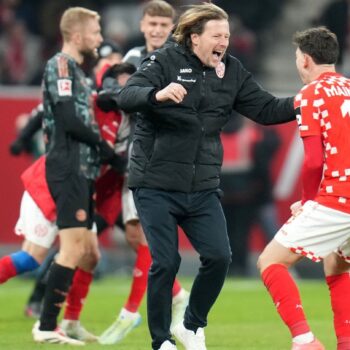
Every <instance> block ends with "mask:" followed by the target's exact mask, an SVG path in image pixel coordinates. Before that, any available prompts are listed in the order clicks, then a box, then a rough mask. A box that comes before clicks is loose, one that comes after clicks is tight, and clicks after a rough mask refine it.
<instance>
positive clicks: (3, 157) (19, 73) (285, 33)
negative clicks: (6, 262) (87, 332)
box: [0, 0, 347, 277]
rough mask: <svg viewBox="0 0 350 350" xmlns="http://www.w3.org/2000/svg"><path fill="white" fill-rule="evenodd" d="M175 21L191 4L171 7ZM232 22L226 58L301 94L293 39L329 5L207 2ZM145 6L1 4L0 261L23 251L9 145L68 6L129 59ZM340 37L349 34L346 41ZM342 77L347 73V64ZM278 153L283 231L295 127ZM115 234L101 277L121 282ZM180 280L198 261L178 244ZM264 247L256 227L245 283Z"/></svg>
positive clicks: (36, 92)
mask: <svg viewBox="0 0 350 350" xmlns="http://www.w3.org/2000/svg"><path fill="white" fill-rule="evenodd" d="M168 2H169V3H171V4H172V5H174V6H175V7H176V9H177V10H178V12H179V13H181V11H182V10H183V9H184V8H185V7H184V6H186V5H188V4H194V3H199V2H200V1H195V0H177V1H175V0H174V1H168ZM212 2H214V3H215V4H217V5H219V6H221V7H223V8H224V9H226V10H227V11H228V12H229V13H230V16H231V22H232V23H231V26H232V28H231V30H232V32H231V34H232V36H231V43H230V49H229V51H230V52H231V53H232V54H233V55H235V56H237V57H238V58H239V59H240V60H241V61H242V62H243V64H244V65H245V66H246V68H247V69H248V70H250V71H252V72H253V73H254V75H255V77H256V79H257V80H258V81H259V82H260V83H261V84H262V85H263V86H264V87H265V88H266V89H268V90H269V91H271V92H273V93H275V94H277V95H279V96H289V95H294V94H295V93H296V92H297V91H298V90H299V89H300V87H301V83H300V81H299V78H298V76H297V72H296V69H295V54H294V47H293V45H292V44H291V37H292V34H293V33H294V32H295V31H296V30H302V29H305V28H307V27H309V26H311V25H313V24H315V23H320V21H319V19H320V17H321V15H322V13H323V12H324V9H325V8H326V7H327V6H329V4H330V3H332V2H335V1H331V0H308V1H303V0H264V1H262V0H245V1H232V0H226V1H225V0H218V1H212ZM143 3H144V1H137V0H128V1H122V0H120V1H117V0H95V1H93V0H84V1H79V0H76V1H69V0H60V1H58V0H1V1H0V84H1V85H0V111H1V114H0V133H1V137H0V162H1V167H2V174H1V181H0V213H1V216H0V217H1V234H0V255H4V254H5V253H6V252H8V251H12V250H14V248H17V247H18V245H19V244H20V243H21V241H20V239H19V238H18V237H16V236H15V235H14V234H13V228H14V225H15V223H16V220H17V217H18V213H19V203H20V198H21V194H22V191H23V189H22V185H21V182H20V174H21V172H22V171H23V170H24V169H25V168H26V167H27V166H28V165H29V164H30V163H31V161H32V156H31V155H29V154H25V155H21V156H20V157H13V156H11V155H10V153H9V144H10V143H11V141H13V140H14V138H15V136H16V120H17V117H18V116H19V115H21V114H23V113H24V114H25V113H28V112H30V110H31V109H32V108H33V107H35V106H36V104H37V103H38V101H40V97H41V94H40V81H41V74H42V71H43V68H44V64H45V61H46V60H47V59H48V58H49V57H50V56H51V55H52V54H53V53H55V52H56V51H57V50H58V49H59V47H60V39H59V32H58V21H59V18H60V14H61V13H62V11H63V10H64V9H66V8H67V7H68V6H77V5H81V6H84V7H88V8H91V9H95V10H97V11H99V13H100V14H101V17H102V27H103V34H104V37H105V38H108V39H112V40H114V41H116V42H117V43H119V45H120V46H121V47H122V48H123V50H124V52H126V51H127V50H128V49H130V48H131V47H134V46H136V45H142V44H143V38H142V36H141V35H140V33H139V20H140V17H141V8H142V4H143ZM343 34H344V36H345V35H346V33H343ZM344 62H345V63H344V64H343V66H342V67H340V68H341V69H343V72H345V71H346V69H347V68H346V60H344ZM276 130H277V132H278V133H279V135H280V137H281V140H282V141H281V145H280V147H279V149H278V151H277V153H276V154H275V156H274V157H273V160H272V163H271V168H272V179H273V184H274V192H273V193H274V200H275V203H276V205H277V209H278V222H279V224H281V223H283V222H284V221H285V220H286V219H287V217H288V215H289V213H288V208H289V205H290V204H291V203H292V202H293V201H295V200H297V199H298V198H299V193H300V183H299V171H300V164H301V157H302V152H301V149H300V143H299V140H298V134H297V130H296V124H294V123H290V124H289V125H284V126H278V127H276ZM119 231H120V230H118V229H116V230H109V231H108V232H106V233H105V234H104V235H103V237H102V246H103V252H104V254H103V256H104V258H103V259H102V262H101V265H100V272H108V273H116V274H123V273H128V272H129V271H130V270H131V267H132V264H133V253H132V252H131V250H130V248H129V247H128V246H127V244H126V243H125V241H124V238H123V234H122V233H120V232H119ZM181 237H182V238H181V250H182V255H183V263H182V266H181V273H183V274H187V275H192V274H193V273H194V271H195V270H196V268H197V259H196V255H195V253H194V252H193V250H192V248H191V247H190V245H189V244H188V242H187V241H186V239H185V238H184V237H183V235H182V236H181ZM265 244H266V237H265V236H264V235H263V233H262V231H261V229H260V228H259V227H257V226H256V225H254V227H253V229H252V230H251V232H250V238H249V269H248V272H247V275H248V276H255V275H256V272H255V268H254V265H255V260H256V257H257V255H258V253H259V251H261V249H262V248H263V247H264V245H265ZM298 272H299V273H300V275H301V276H303V277H319V276H320V274H321V272H320V268H319V267H317V268H316V269H314V266H313V268H310V267H309V264H308V263H305V264H303V265H302V267H301V268H300V270H298Z"/></svg>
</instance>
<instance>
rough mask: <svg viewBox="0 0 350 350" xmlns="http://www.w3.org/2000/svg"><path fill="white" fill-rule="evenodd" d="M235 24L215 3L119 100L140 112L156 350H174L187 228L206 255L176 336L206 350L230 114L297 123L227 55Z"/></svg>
mask: <svg viewBox="0 0 350 350" xmlns="http://www.w3.org/2000/svg"><path fill="white" fill-rule="evenodd" d="M229 37H230V32H229V23H228V15H227V13H226V12H225V11H223V10H222V9H221V8H219V7H218V6H216V5H214V4H212V3H203V4H200V5H194V6H191V7H190V8H189V9H188V10H187V11H185V12H184V13H183V15H182V16H181V17H180V19H179V23H178V26H177V28H176V31H175V33H174V39H175V41H176V43H175V44H174V45H171V44H169V45H167V46H166V47H164V48H162V49H160V50H157V51H155V52H154V53H153V54H151V55H150V56H149V58H148V59H146V60H145V61H144V62H143V63H142V65H141V67H140V69H139V70H138V71H137V72H136V73H135V74H134V75H133V76H132V77H131V78H130V80H129V81H128V83H127V85H126V87H125V88H124V89H122V90H121V91H120V92H119V104H120V107H121V108H123V109H124V110H126V111H129V112H134V111H138V112H140V113H139V116H138V120H137V123H136V128H135V133H134V140H133V144H134V149H133V153H132V155H131V161H130V175H129V187H130V188H131V189H132V190H133V195H134V199H135V204H136V208H137V211H138V214H139V216H140V221H141V224H142V227H143V229H144V231H145V234H146V238H147V241H148V244H149V247H150V251H151V255H152V261H153V262H152V266H151V269H150V272H149V279H148V324H149V328H150V333H151V336H152V347H153V349H154V350H174V349H176V345H175V342H174V341H173V340H172V339H171V335H170V331H169V327H170V322H171V289H172V286H173V282H174V279H175V276H176V273H177V271H178V269H179V266H180V261H181V258H180V255H179V252H178V231H177V226H178V225H179V226H181V227H182V228H183V230H184V232H185V234H186V235H187V237H188V238H189V240H190V242H191V243H192V245H193V247H194V248H195V249H196V251H197V252H198V253H199V255H200V261H201V267H200V269H199V272H198V275H197V276H196V278H195V281H194V283H193V286H192V290H191V294H190V299H189V305H188V307H187V309H186V312H185V317H184V322H183V323H180V324H179V325H178V326H176V327H175V329H174V334H175V336H176V338H177V339H178V340H179V341H180V342H181V343H182V344H183V345H184V346H185V349H186V350H206V344H205V336H204V327H205V326H206V325H207V316H208V313H209V311H210V309H211V307H212V306H213V305H214V303H215V300H216V299H217V297H218V295H219V294H220V291H221V288H222V286H223V283H224V281H225V277H226V273H227V270H228V266H229V264H230V260H231V251H230V246H229V240H228V236H227V231H226V221H225V217H224V214H223V211H222V208H221V204H220V191H219V176H220V168H221V164H222V145H221V142H220V132H221V130H222V128H223V126H224V125H225V124H226V122H227V121H228V120H229V118H230V116H231V115H232V110H233V109H234V110H236V111H237V112H238V113H240V114H242V115H245V116H247V117H249V118H250V119H252V120H254V121H256V122H258V123H261V124H277V123H283V122H287V121H291V120H294V119H295V115H294V111H293V99H292V98H285V99H278V98H276V97H274V96H273V95H271V94H269V93H268V92H266V91H265V90H263V89H262V88H261V87H260V85H259V84H257V83H256V82H255V80H254V79H253V77H252V75H251V74H250V73H249V72H247V71H246V70H245V69H244V68H243V67H242V64H241V63H240V62H239V61H238V60H237V59H236V58H234V57H232V56H230V55H229V54H227V53H226V49H227V47H228V43H229Z"/></svg>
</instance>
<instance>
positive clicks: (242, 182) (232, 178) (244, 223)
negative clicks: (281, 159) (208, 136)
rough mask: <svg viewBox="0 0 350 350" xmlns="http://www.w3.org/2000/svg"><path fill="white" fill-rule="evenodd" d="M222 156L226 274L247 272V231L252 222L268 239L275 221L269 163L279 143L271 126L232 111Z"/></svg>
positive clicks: (273, 231)
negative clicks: (228, 251)
mask: <svg viewBox="0 0 350 350" xmlns="http://www.w3.org/2000/svg"><path fill="white" fill-rule="evenodd" d="M221 140H222V144H223V148H224V160H223V166H222V174H221V185H220V188H221V189H222V190H223V191H224V196H223V198H222V206H223V210H224V213H225V217H226V222H227V231H228V235H229V238H230V244H231V250H232V263H231V265H230V269H229V274H230V275H234V276H246V275H247V274H248V253H249V251H248V242H249V234H250V231H251V229H252V227H253V225H254V224H255V223H259V225H260V227H261V229H262V230H263V232H264V234H265V235H266V238H267V240H270V239H271V238H272V237H273V235H274V234H275V233H276V230H277V227H278V223H277V218H276V208H275V204H274V201H273V195H272V190H273V188H272V180H271V174H270V164H271V162H270V161H271V159H272V158H273V155H274V153H275V152H276V150H277V148H278V146H279V138H278V135H277V133H276V132H275V131H274V129H271V128H267V127H261V126H258V125H257V124H255V123H253V122H251V121H250V120H248V119H246V118H243V117H242V116H240V115H235V116H233V118H232V119H231V120H230V122H229V123H228V124H227V125H226V126H225V128H224V130H223V133H222V135H221Z"/></svg>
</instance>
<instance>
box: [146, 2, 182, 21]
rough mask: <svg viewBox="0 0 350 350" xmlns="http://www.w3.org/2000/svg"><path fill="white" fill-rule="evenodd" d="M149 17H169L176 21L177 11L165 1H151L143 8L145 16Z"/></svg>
mask: <svg viewBox="0 0 350 350" xmlns="http://www.w3.org/2000/svg"><path fill="white" fill-rule="evenodd" d="M145 15H149V16H151V17H154V16H159V17H169V18H171V19H172V20H174V19H175V16H176V11H175V9H174V8H173V7H172V6H171V5H170V4H169V3H167V2H166V1H164V0H151V1H149V2H148V3H147V4H146V5H145V6H144V7H143V16H142V17H144V16H145Z"/></svg>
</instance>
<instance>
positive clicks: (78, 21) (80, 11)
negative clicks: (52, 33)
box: [60, 7, 100, 41]
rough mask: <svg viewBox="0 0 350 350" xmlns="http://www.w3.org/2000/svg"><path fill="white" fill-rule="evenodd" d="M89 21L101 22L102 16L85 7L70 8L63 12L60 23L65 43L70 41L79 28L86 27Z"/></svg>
mask: <svg viewBox="0 0 350 350" xmlns="http://www.w3.org/2000/svg"><path fill="white" fill-rule="evenodd" d="M88 19H97V20H98V21H99V20H100V15H99V14H98V13H97V12H95V11H92V10H89V9H87V8H84V7H70V8H69V9H67V10H66V11H64V12H63V15H62V17H61V21H60V31H61V34H62V37H63V40H64V41H69V40H70V37H71V34H72V32H73V31H74V30H75V29H76V28H77V26H80V25H84V24H85V22H86V21H87V20H88Z"/></svg>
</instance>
